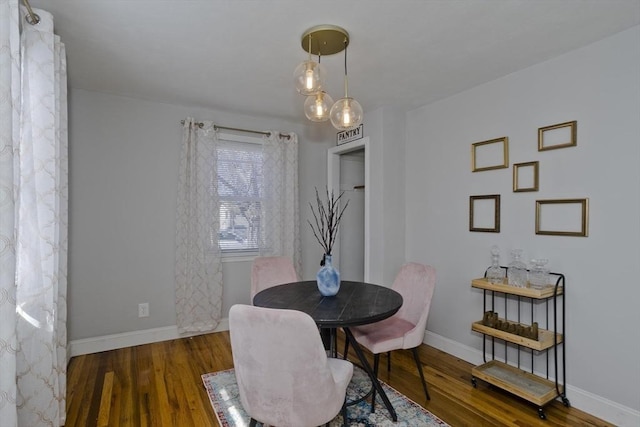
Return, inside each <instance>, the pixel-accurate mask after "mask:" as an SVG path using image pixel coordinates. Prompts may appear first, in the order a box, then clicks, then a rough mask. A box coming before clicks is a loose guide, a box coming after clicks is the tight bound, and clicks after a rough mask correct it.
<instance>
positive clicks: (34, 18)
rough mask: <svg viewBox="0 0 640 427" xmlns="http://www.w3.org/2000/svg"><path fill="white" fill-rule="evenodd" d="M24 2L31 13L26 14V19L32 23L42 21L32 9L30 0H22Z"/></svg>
mask: <svg viewBox="0 0 640 427" xmlns="http://www.w3.org/2000/svg"><path fill="white" fill-rule="evenodd" d="M22 3H24V5H25V7H26V8H27V12H28V13H29V15H27V16H25V20H26V21H27V22H28V23H29V24H31V25H36V24H38V23H39V22H40V17H39V16H38V14H37V13H35V12H34V11H33V9H31V5H30V4H29V0H22Z"/></svg>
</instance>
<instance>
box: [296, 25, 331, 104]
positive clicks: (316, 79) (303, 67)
mask: <svg viewBox="0 0 640 427" xmlns="http://www.w3.org/2000/svg"><path fill="white" fill-rule="evenodd" d="M312 39H313V37H312V35H311V34H309V36H308V37H307V42H308V46H309V48H308V49H305V50H307V51H308V52H309V59H308V60H306V61H304V62H302V63H301V64H300V65H298V66H297V67H296V69H295V70H294V71H293V79H294V80H295V84H296V90H297V91H298V93H299V94H300V95H305V96H308V95H315V94H316V93H318V92H320V91H321V90H322V87H323V86H324V84H325V81H326V79H327V72H326V70H325V68H324V66H322V65H320V61H318V62H315V61H313V60H311V42H312ZM302 42H303V43H304V42H305V40H304V39H303V41H302Z"/></svg>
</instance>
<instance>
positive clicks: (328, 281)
mask: <svg viewBox="0 0 640 427" xmlns="http://www.w3.org/2000/svg"><path fill="white" fill-rule="evenodd" d="M316 280H317V281H318V290H319V291H320V294H321V295H322V296H325V297H332V296H334V295H335V294H337V293H338V291H339V290H340V273H339V272H338V270H336V269H335V268H333V265H331V255H325V256H324V266H323V267H321V268H320V270H318V274H316Z"/></svg>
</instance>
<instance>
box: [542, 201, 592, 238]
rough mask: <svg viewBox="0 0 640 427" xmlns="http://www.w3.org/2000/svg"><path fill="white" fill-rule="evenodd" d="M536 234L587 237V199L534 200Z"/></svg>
mask: <svg viewBox="0 0 640 427" xmlns="http://www.w3.org/2000/svg"><path fill="white" fill-rule="evenodd" d="M545 211H546V213H545ZM577 217H578V218H577ZM536 234H542V235H549V236H576V237H587V236H588V235H589V199H587V198H585V199H553V200H536Z"/></svg>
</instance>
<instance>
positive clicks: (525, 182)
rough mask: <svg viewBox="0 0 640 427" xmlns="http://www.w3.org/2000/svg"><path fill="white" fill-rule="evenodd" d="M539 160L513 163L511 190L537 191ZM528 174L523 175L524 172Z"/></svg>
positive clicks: (517, 191) (516, 191) (519, 191)
mask: <svg viewBox="0 0 640 427" xmlns="http://www.w3.org/2000/svg"><path fill="white" fill-rule="evenodd" d="M539 169H540V167H539V162H537V161H535V162H525V163H514V164H513V192H514V193H521V192H525V191H538V182H539V179H538V171H539ZM527 172H528V173H529V174H530V176H525V174H526V173H527Z"/></svg>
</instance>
